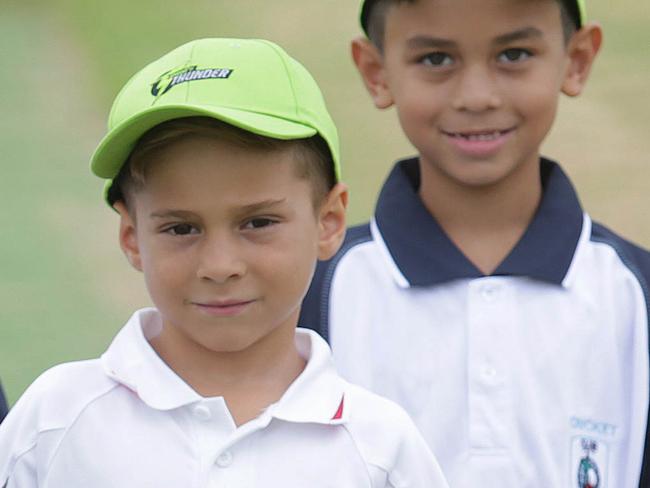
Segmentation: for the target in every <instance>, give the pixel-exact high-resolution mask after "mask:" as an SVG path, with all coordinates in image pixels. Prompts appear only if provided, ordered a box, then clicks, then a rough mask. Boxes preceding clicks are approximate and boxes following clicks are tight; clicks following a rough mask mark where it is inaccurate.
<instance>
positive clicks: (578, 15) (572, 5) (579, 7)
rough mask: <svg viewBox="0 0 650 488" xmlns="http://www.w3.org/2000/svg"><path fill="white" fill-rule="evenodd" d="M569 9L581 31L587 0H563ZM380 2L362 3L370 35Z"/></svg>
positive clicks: (366, 31) (364, 28) (362, 10)
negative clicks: (369, 23)
mask: <svg viewBox="0 0 650 488" xmlns="http://www.w3.org/2000/svg"><path fill="white" fill-rule="evenodd" d="M562 1H563V2H564V3H565V4H566V5H567V7H568V8H569V13H570V14H571V16H572V17H573V20H574V22H575V24H576V27H577V28H578V29H579V28H580V27H582V25H583V24H584V22H585V19H586V18H587V17H586V13H587V9H586V7H585V0H562ZM378 2H379V0H364V1H363V2H362V3H361V27H363V31H364V32H365V33H366V35H368V22H369V20H370V12H371V10H372V9H373V7H374V6H375V5H376V4H377V3H378Z"/></svg>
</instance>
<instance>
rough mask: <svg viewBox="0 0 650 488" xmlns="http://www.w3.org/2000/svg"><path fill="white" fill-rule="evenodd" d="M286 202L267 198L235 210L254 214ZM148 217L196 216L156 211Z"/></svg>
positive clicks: (186, 217) (187, 213) (190, 213)
mask: <svg viewBox="0 0 650 488" xmlns="http://www.w3.org/2000/svg"><path fill="white" fill-rule="evenodd" d="M286 201H287V199H286V198H278V199H272V198H269V199H268V200H262V201H259V202H254V203H250V204H248V205H242V206H241V207H238V208H237V212H238V213H251V212H256V211H258V210H263V209H266V208H269V207H274V206H276V205H281V204H283V203H285V202H286ZM149 217H150V218H152V219H168V218H178V219H188V218H192V217H196V214H195V213H194V212H190V211H189V210H174V209H162V210H156V211H154V212H151V213H150V214H149Z"/></svg>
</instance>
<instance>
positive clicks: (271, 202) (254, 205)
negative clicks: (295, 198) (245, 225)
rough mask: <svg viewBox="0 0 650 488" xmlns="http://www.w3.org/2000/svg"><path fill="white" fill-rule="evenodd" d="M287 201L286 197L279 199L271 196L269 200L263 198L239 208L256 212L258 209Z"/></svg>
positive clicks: (244, 211) (248, 211) (243, 210)
mask: <svg viewBox="0 0 650 488" xmlns="http://www.w3.org/2000/svg"><path fill="white" fill-rule="evenodd" d="M286 201H287V199H286V198H278V199H277V200H274V199H272V198H269V199H268V200H262V201H261V202H255V203H251V204H249V205H244V206H243V207H241V208H240V209H239V210H241V212H242V213H250V212H255V211H257V210H263V209H265V208H268V207H273V206H276V205H280V204H282V203H284V202H286Z"/></svg>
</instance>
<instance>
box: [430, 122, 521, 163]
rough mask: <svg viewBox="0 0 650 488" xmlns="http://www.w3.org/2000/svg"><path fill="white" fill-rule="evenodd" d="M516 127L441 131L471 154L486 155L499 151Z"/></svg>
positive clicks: (459, 148) (457, 146)
mask: <svg viewBox="0 0 650 488" xmlns="http://www.w3.org/2000/svg"><path fill="white" fill-rule="evenodd" d="M514 130H515V129H514V127H511V128H509V129H504V130H502V129H489V130H480V131H466V132H447V131H444V130H443V131H441V132H442V133H443V134H444V135H445V136H447V137H448V138H449V140H450V142H451V144H452V145H453V146H454V147H456V148H457V149H458V150H460V151H461V152H462V153H465V154H467V155H469V156H474V157H486V156H490V155H492V154H493V153H495V152H496V151H498V150H499V149H500V148H501V146H503V145H504V144H505V142H506V141H507V140H508V139H509V138H510V135H511V134H512V133H513V132H514Z"/></svg>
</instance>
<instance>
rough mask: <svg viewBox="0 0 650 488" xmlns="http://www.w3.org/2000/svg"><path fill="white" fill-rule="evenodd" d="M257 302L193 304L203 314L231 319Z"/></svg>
mask: <svg viewBox="0 0 650 488" xmlns="http://www.w3.org/2000/svg"><path fill="white" fill-rule="evenodd" d="M254 301H255V300H224V301H215V302H206V303H199V302H192V305H194V306H195V307H197V308H198V309H199V310H201V311H202V312H204V313H206V314H208V315H212V316H215V317H231V316H233V315H238V314H240V313H241V312H243V311H244V310H245V309H246V308H247V307H248V306H249V305H250V304H252V303H253V302H254Z"/></svg>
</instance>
